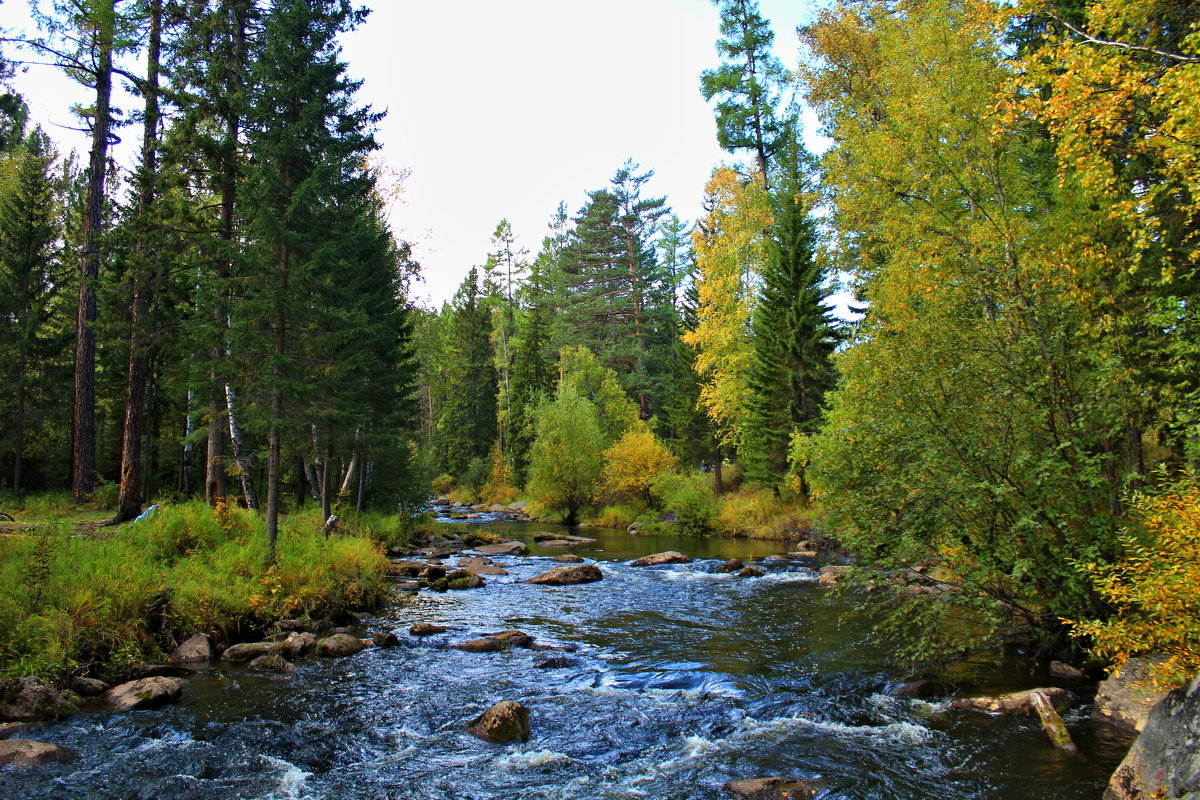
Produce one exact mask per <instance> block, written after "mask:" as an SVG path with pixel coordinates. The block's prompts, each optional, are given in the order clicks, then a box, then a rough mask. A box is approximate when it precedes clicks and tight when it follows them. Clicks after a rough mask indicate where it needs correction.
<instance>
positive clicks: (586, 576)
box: [525, 564, 604, 586]
mask: <svg viewBox="0 0 1200 800" xmlns="http://www.w3.org/2000/svg"><path fill="white" fill-rule="evenodd" d="M603 578H604V573H602V572H601V571H600V568H599V567H597V566H596V565H595V564H568V565H566V566H563V567H555V568H554V569H551V570H547V571H546V572H543V573H542V574H541V575H535V576H534V577H532V578H530V579H529V580H527V581H525V583H536V584H540V585H543V586H573V585H575V584H577V583H593V582H595V581H598V580H602V579H603Z"/></svg>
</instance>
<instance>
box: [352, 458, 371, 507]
mask: <svg viewBox="0 0 1200 800" xmlns="http://www.w3.org/2000/svg"><path fill="white" fill-rule="evenodd" d="M362 461H363V463H362V466H360V467H359V468H358V502H356V503H355V504H354V510H355V511H357V512H358V513H359V514H361V513H362V512H363V508H365V507H366V503H367V466H368V464H367V457H366V455H363V456H362Z"/></svg>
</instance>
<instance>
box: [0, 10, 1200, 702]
mask: <svg viewBox="0 0 1200 800" xmlns="http://www.w3.org/2000/svg"><path fill="white" fill-rule="evenodd" d="M717 6H718V10H719V14H720V18H721V28H720V36H721V38H720V40H719V41H718V46H717V50H718V59H717V61H718V63H717V64H716V65H715V66H714V68H713V69H711V70H707V71H705V72H704V73H703V75H701V76H700V90H701V92H702V94H703V96H704V97H705V98H706V99H707V100H709V101H712V102H713V103H714V110H715V121H716V129H717V136H718V141H719V142H720V144H721V146H722V147H723V148H725V149H726V150H727V151H728V152H729V154H730V160H729V162H728V163H725V164H721V165H717V166H716V167H715V168H714V169H713V170H712V173H711V178H710V180H709V182H708V185H707V186H706V188H705V193H704V202H703V208H704V213H703V215H702V216H701V218H700V219H697V220H695V221H691V222H689V221H687V220H683V219H681V218H679V217H678V216H677V215H675V214H674V213H672V211H671V209H670V207H669V205H668V202H667V198H665V197H655V196H653V193H652V191H651V187H652V185H653V184H652V180H653V172H652V171H651V170H648V169H644V168H643V167H641V166H640V165H638V164H637V163H635V162H633V161H632V160H630V161H627V162H626V163H624V164H622V165H621V166H619V167H618V168H617V169H616V171H615V173H614V175H613V178H612V180H611V181H610V182H609V183H608V184H607V185H605V186H601V187H597V188H594V189H592V190H591V191H589V192H588V194H587V200H586V201H585V202H584V203H583V205H582V206H581V207H580V208H578V209H577V210H571V209H568V208H567V207H566V206H565V204H563V205H560V206H559V207H558V209H557V211H556V212H555V213H554V214H553V215H552V216H551V218H550V221H549V226H548V231H547V235H546V236H545V238H544V239H543V240H542V242H541V243H540V246H539V247H538V248H537V250H536V252H534V253H532V254H531V253H530V252H529V251H528V250H527V249H526V248H524V247H523V246H522V245H521V243H520V242H519V241H518V239H517V237H516V235H515V234H514V232H513V230H512V227H511V225H510V224H509V223H508V222H507V221H503V220H502V221H500V222H499V224H498V225H497V227H496V228H495V231H494V234H493V237H492V248H491V252H489V253H486V254H480V255H481V262H482V266H481V267H480V268H477V269H472V270H470V271H469V273H468V274H467V277H466V279H465V280H464V281H463V283H462V285H461V286H460V287H459V289H458V291H457V293H456V294H455V296H454V297H453V299H452V300H451V301H449V302H447V303H446V304H445V305H444V306H443V307H442V308H440V309H427V308H420V307H418V306H416V305H415V304H414V303H413V302H412V300H411V297H410V295H411V294H412V293H411V291H410V290H411V283H412V281H413V280H414V279H415V277H416V275H417V274H418V271H419V265H417V264H416V263H415V262H414V261H413V259H412V257H411V248H410V247H409V245H408V244H407V243H406V242H404V241H402V240H400V239H398V238H396V237H395V236H394V235H393V234H392V232H391V231H390V229H389V227H388V224H387V210H388V208H389V204H390V198H391V197H392V196H394V194H395V193H396V192H398V191H399V189H400V185H399V182H398V181H399V179H398V178H397V177H396V176H393V175H390V174H389V172H388V171H387V170H386V169H385V168H383V167H382V166H381V165H379V164H378V163H377V162H375V161H373V160H372V159H373V157H374V155H375V152H376V150H377V149H378V146H377V143H376V142H375V139H374V126H375V124H376V123H377V121H378V119H379V117H378V115H377V114H376V113H375V112H373V111H372V110H371V109H369V108H366V107H364V106H362V105H361V104H360V103H359V102H358V100H357V99H356V92H357V90H358V84H357V83H356V82H354V81H353V80H350V79H349V78H348V77H347V74H346V65H345V64H344V63H343V61H342V58H341V51H340V49H339V45H338V39H339V36H340V35H341V34H343V33H345V32H347V31H349V30H351V29H353V28H355V27H356V26H358V25H360V24H363V23H364V22H365V21H366V19H367V14H366V12H365V11H362V10H355V9H353V8H351V7H350V6H349V5H348V4H345V3H341V2H334V0H272V2H265V0H204V1H203V2H195V3H188V4H181V3H176V2H169V1H168V0H147V2H144V3H126V4H121V3H117V2H115V1H114V0H85V1H83V0H81V1H80V2H73V3H62V4H54V5H53V6H52V8H50V9H48V10H47V11H46V13H45V14H44V15H43V16H42V17H41V18H40V24H41V32H40V33H31V34H29V35H27V36H15V37H11V38H12V41H9V40H8V39H6V40H5V47H6V50H5V52H4V53H3V54H2V57H0V79H3V80H5V81H7V80H8V79H9V78H10V77H11V74H12V71H13V70H14V69H15V68H16V66H17V60H19V59H28V60H34V59H36V60H41V61H44V60H46V59H47V58H49V59H51V60H53V61H54V62H56V63H57V64H58V65H59V66H60V67H61V68H63V69H64V70H65V71H66V72H67V74H69V75H70V76H72V77H73V78H76V79H81V80H82V81H83V83H84V85H85V87H86V88H87V89H88V91H89V92H94V103H92V104H91V107H90V108H88V109H87V110H86V114H85V116H84V123H85V125H86V126H87V128H88V130H89V132H90V133H91V134H92V137H93V147H92V151H91V153H90V154H89V157H88V158H87V160H86V164H85V163H83V159H80V158H78V157H75V156H74V155H69V154H60V153H58V152H56V150H55V146H54V145H53V143H52V142H51V141H50V139H49V137H47V136H46V135H45V133H44V132H42V130H41V129H40V128H39V127H38V126H36V125H34V124H31V120H30V119H29V110H28V107H27V105H26V104H25V102H24V101H23V99H22V98H21V97H19V96H18V95H16V94H15V93H12V92H8V93H6V94H5V95H4V96H3V98H2V102H0V288H2V291H0V327H2V331H3V335H2V336H0V371H2V375H0V377H2V379H3V382H4V385H5V386H6V387H7V389H6V391H5V392H4V393H3V394H2V395H0V420H3V423H2V424H3V429H2V435H0V448H2V453H3V458H2V459H0V473H2V474H3V476H4V479H5V484H6V485H7V486H10V487H11V495H10V496H11V501H6V502H11V504H12V506H11V507H12V508H13V509H14V510H17V509H20V508H21V506H20V503H22V502H24V501H23V498H25V497H26V496H27V495H29V494H30V493H41V492H60V491H68V490H69V491H70V493H71V496H72V499H73V501H74V502H75V504H76V505H77V506H78V505H79V504H82V503H85V502H87V501H89V500H92V501H95V500H97V499H111V501H112V506H111V507H112V511H111V514H110V518H109V520H108V521H110V522H113V523H127V522H128V521H129V520H131V519H133V518H134V517H135V516H136V515H137V514H138V513H139V512H140V511H141V510H142V508H143V507H144V505H145V501H146V499H147V498H150V497H164V498H171V499H172V500H173V501H177V502H176V503H175V504H174V505H165V506H164V507H163V509H162V510H161V512H160V514H159V515H158V516H157V517H152V518H150V519H149V520H145V521H143V522H139V523H135V524H132V525H128V526H126V527H122V526H121V525H120V524H118V525H116V526H115V527H113V528H111V529H110V528H95V529H93V530H86V531H85V530H76V529H73V528H70V527H65V526H60V527H57V528H54V529H53V531H54V532H53V533H48V534H46V535H42V533H41V532H39V531H23V532H19V533H16V534H15V535H12V536H8V537H6V538H5V540H4V542H3V545H2V546H3V548H4V553H5V556H6V557H5V559H4V562H3V566H2V567H0V568H2V569H3V570H4V577H5V581H4V588H3V589H2V590H0V602H3V603H4V604H5V606H4V610H5V612H6V613H5V615H4V617H3V623H2V624H4V625H10V626H13V628H12V630H11V631H6V632H5V633H6V635H5V637H4V642H5V643H4V647H5V648H6V650H5V652H6V654H8V655H6V658H8V659H9V660H8V661H7V662H6V666H5V669H6V671H9V672H10V673H11V672H19V671H21V670H31V671H46V672H50V673H60V674H62V673H65V672H69V671H71V670H73V669H75V668H76V667H77V666H79V665H84V664H91V663H93V662H94V661H97V660H107V661H108V662H109V663H112V664H121V663H130V662H132V661H133V660H136V659H137V658H142V657H146V656H148V655H150V654H152V653H153V650H154V648H155V647H157V646H159V645H158V644H157V642H156V640H155V636H156V635H157V634H160V633H165V632H170V631H173V630H174V628H173V627H172V626H174V625H179V626H181V628H182V627H183V626H186V625H194V626H197V627H198V628H199V627H203V628H208V629H214V630H215V631H216V632H222V631H223V632H224V633H225V634H226V635H230V636H232V635H234V634H235V632H236V631H237V630H239V629H241V628H245V627H253V626H255V625H258V624H261V622H262V621H264V620H266V619H269V618H270V617H271V616H278V615H279V614H282V613H285V612H288V611H290V610H301V611H307V612H308V613H310V614H312V613H317V614H322V613H333V612H334V610H335V609H336V608H339V607H345V606H348V605H354V604H357V603H364V604H370V603H372V602H375V601H376V599H377V598H378V592H379V591H380V590H379V584H378V582H377V581H378V580H379V576H378V573H379V571H380V569H381V560H380V559H381V558H382V556H381V555H380V554H379V552H378V551H377V550H376V549H375V547H374V545H372V543H371V541H370V540H369V539H368V538H367V537H359V536H350V537H331V538H329V539H325V538H324V537H323V534H321V533H320V532H319V528H320V527H321V524H322V523H323V521H324V520H327V519H328V518H329V517H330V516H331V515H332V514H333V512H334V511H335V510H339V511H340V512H341V515H342V516H346V517H350V516H351V512H349V509H354V511H353V514H357V515H358V516H357V517H355V518H354V519H356V520H357V524H359V525H364V526H374V525H383V526H385V527H388V526H394V525H398V524H400V523H391V522H386V523H385V522H381V520H384V519H386V517H372V516H370V515H371V514H372V513H383V514H392V513H395V512H396V511H397V510H399V511H401V512H402V517H403V516H404V515H407V514H409V513H410V512H412V511H413V510H414V509H415V508H417V507H419V506H420V505H421V503H423V502H424V500H425V499H426V497H427V496H428V494H429V490H430V487H431V485H432V486H433V487H435V488H436V490H437V491H438V492H440V493H450V494H452V495H455V496H457V497H458V498H459V499H471V500H483V501H484V502H498V503H507V502H510V501H512V500H513V499H515V498H518V497H524V498H526V499H527V501H528V507H529V511H530V512H531V513H532V514H533V516H535V517H536V518H539V519H546V520H559V521H562V522H566V523H578V522H588V521H592V522H596V523H599V524H605V525H622V526H627V525H631V524H632V525H634V526H635V528H637V529H639V530H646V531H654V530H659V531H666V530H671V531H681V532H685V533H689V534H699V535H704V534H712V533H733V534H735V535H749V536H784V537H793V538H801V537H805V536H808V535H809V534H810V532H811V530H812V529H813V528H818V529H820V530H823V531H825V532H826V534H827V535H829V536H830V537H832V538H833V539H836V541H837V542H838V543H840V545H841V546H844V547H845V548H846V549H848V550H849V551H850V552H851V553H853V554H854V556H855V557H857V558H858V559H859V560H860V564H861V566H863V567H865V568H866V569H862V570H859V571H858V572H859V574H860V575H861V576H862V577H863V579H864V581H867V582H870V581H875V580H877V576H878V575H879V574H880V573H881V572H882V573H891V574H908V575H912V574H915V575H921V576H924V577H922V579H921V580H923V581H925V582H926V583H928V584H930V585H936V586H939V587H941V588H940V589H938V590H936V591H904V592H892V593H886V592H876V593H863V594H862V597H863V598H865V600H864V602H866V603H869V604H872V605H877V606H879V607H880V609H879V610H880V615H879V619H880V626H879V630H880V632H881V633H882V634H883V635H884V636H885V638H886V640H887V641H888V642H889V643H890V645H891V647H892V649H893V651H894V652H895V654H896V655H897V657H898V658H900V659H903V660H906V661H909V662H914V661H915V662H929V661H938V660H941V659H945V658H949V657H962V656H964V655H967V654H971V653H978V652H997V651H998V650H999V649H1000V648H1002V647H1003V646H1004V645H1006V644H1007V643H1011V642H1013V641H1022V642H1026V643H1028V644H1029V646H1030V647H1031V649H1032V652H1033V653H1034V654H1035V655H1036V656H1037V657H1039V658H1042V659H1046V660H1048V659H1049V658H1050V657H1053V656H1056V655H1058V656H1062V655H1064V654H1066V655H1070V656H1072V657H1077V656H1081V655H1082V653H1080V652H1079V651H1078V648H1085V649H1086V648H1092V649H1093V651H1094V652H1095V654H1096V655H1098V656H1100V657H1102V658H1105V659H1110V660H1112V661H1115V662H1117V663H1119V662H1120V661H1121V660H1122V659H1124V658H1125V657H1127V656H1129V655H1136V654H1143V653H1148V652H1156V651H1163V652H1165V653H1166V655H1167V659H1166V661H1164V662H1162V663H1164V664H1165V666H1164V667H1162V669H1161V671H1160V676H1161V677H1163V678H1164V679H1165V680H1175V681H1177V680H1178V679H1180V678H1181V677H1183V676H1185V675H1187V674H1189V673H1192V672H1194V671H1196V670H1197V669H1200V627H1198V625H1197V619H1200V609H1198V608H1197V605H1196V596H1197V595H1196V593H1195V591H1194V586H1195V581H1196V578H1197V566H1196V563H1195V561H1196V559H1195V557H1194V548H1191V546H1190V545H1189V544H1188V543H1189V542H1194V540H1195V535H1196V528H1197V524H1198V522H1197V514H1196V508H1197V503H1198V502H1200V498H1198V497H1197V492H1196V490H1195V486H1196V482H1197V479H1196V473H1195V472H1194V470H1195V468H1196V467H1197V466H1200V450H1198V449H1197V443H1198V442H1200V436H1198V435H1197V434H1198V433H1200V385H1198V381H1200V369H1197V361H1198V355H1200V345H1198V344H1197V342H1198V339H1197V324H1196V308H1197V303H1196V293H1197V288H1198V286H1200V283H1198V275H1197V259H1198V258H1200V233H1198V231H1200V226H1198V221H1200V220H1198V214H1200V206H1198V204H1197V199H1196V198H1197V196H1198V194H1200V186H1198V185H1197V180H1198V179H1200V178H1198V176H1200V169H1198V168H1197V165H1198V164H1200V148H1198V147H1197V144H1196V143H1197V141H1200V129H1198V128H1197V126H1198V125H1200V114H1198V113H1195V111H1196V108H1195V103H1196V98H1197V97H1200V90H1198V81H1197V73H1196V64H1197V63H1198V61H1200V29H1198V26H1200V11H1198V10H1197V8H1196V6H1195V5H1194V4H1187V3H1177V2H1170V1H1169V0H1090V1H1089V0H1029V1H1028V2H1022V3H1016V4H1013V3H993V2H984V1H981V2H964V1H961V0H920V1H919V2H918V1H917V0H900V1H899V2H895V1H893V0H864V1H862V2H853V3H834V4H831V5H828V6H827V7H823V8H822V9H821V10H819V11H815V12H814V16H813V19H812V23H811V24H810V25H807V26H805V27H804V28H803V29H801V30H800V31H799V32H798V33H799V36H800V44H801V51H802V53H801V58H800V61H799V63H797V64H790V65H785V64H783V63H782V62H780V61H779V59H777V58H776V57H775V56H774V55H773V52H772V50H773V43H774V33H773V32H772V30H771V27H770V23H769V21H768V20H766V19H764V18H763V17H762V16H761V14H760V13H759V9H758V7H757V4H756V3H754V2H752V0H720V2H718V3H717ZM14 43H20V44H21V47H23V48H24V49H21V50H17V49H15V44H14ZM14 54H16V55H14ZM114 60H115V61H116V62H120V63H122V64H124V63H126V62H129V63H130V64H132V63H133V62H134V61H135V60H136V61H137V63H138V64H140V66H139V67H138V70H137V72H138V75H137V79H136V80H135V81H133V84H132V85H133V90H134V94H135V97H136V100H137V103H138V104H139V107H140V108H139V119H140V120H141V121H142V122H143V131H142V134H141V138H140V140H139V141H140V148H139V152H138V156H139V157H138V162H137V165H136V168H135V169H133V170H131V171H129V172H127V173H121V174H122V176H123V177H122V180H123V182H122V183H118V185H117V186H114V185H113V180H110V179H111V178H112V175H113V171H112V170H111V169H110V166H111V165H110V164H109V160H108V159H109V154H108V152H107V148H108V144H109V142H110V141H112V139H113V136H114V130H115V126H117V125H118V123H119V120H118V119H117V117H116V115H115V113H114V111H113V108H112V96H111V94H112V84H113V78H114V75H115V74H118V68H117V67H114ZM131 68H132V67H131ZM122 69H123V68H122ZM800 101H803V102H804V103H807V105H808V107H809V108H811V109H812V110H813V111H814V112H815V114H816V116H817V118H818V120H819V124H820V130H821V132H823V133H824V134H825V136H826V137H827V138H828V140H829V142H828V146H827V148H826V149H825V150H824V152H823V153H821V154H820V155H819V156H818V155H816V154H814V153H812V152H810V150H809V145H808V144H807V143H808V142H809V141H810V140H811V137H807V138H806V135H805V132H804V131H803V130H802V126H801V116H802V115H801V113H800V110H799V103H800ZM118 189H123V190H124V193H122V192H121V191H118ZM839 289H841V290H844V293H843V296H844V297H849V298H850V304H851V307H852V309H851V311H849V312H843V313H842V314H841V316H840V317H839V316H838V315H835V314H834V313H833V311H832V310H831V304H832V302H833V301H832V297H833V295H834V294H835V293H836V292H837V290H839ZM102 479H107V480H108V481H111V483H106V482H105V481H104V480H102ZM105 495H111V498H106V497H105ZM288 495H291V497H289V496H288ZM227 498H232V499H227ZM221 503H225V505H219V504H221ZM233 503H236V504H237V505H238V506H239V507H241V509H244V510H241V509H239V510H235V509H234V508H233V506H232V504H233ZM306 503H310V504H311V506H312V508H313V510H311V511H305V510H304V506H305V504H306ZM317 507H319V509H320V511H319V512H318V511H317V510H316V508H317ZM289 508H290V509H291V511H292V513H291V514H290V515H287V514H285V513H284V512H286V511H287V510H288V509H289ZM206 509H207V510H206ZM372 520H374V521H372ZM93 521H95V520H93ZM351 524H354V523H351ZM118 568H119V569H120V570H121V571H122V572H121V574H122V575H124V574H125V571H126V570H127V571H128V572H129V575H130V580H129V581H127V582H124V583H119V584H118V583H117V582H115V581H114V580H108V579H106V578H105V577H104V576H107V575H113V574H114V571H115V570H117V569H118ZM88 575H91V576H93V577H91V578H89V577H87V576H88ZM110 583H112V584H114V585H112V586H109V585H108V584H110ZM880 598H882V599H880ZM9 612H11V613H9ZM102 623H103V624H102ZM109 623H111V624H109Z"/></svg>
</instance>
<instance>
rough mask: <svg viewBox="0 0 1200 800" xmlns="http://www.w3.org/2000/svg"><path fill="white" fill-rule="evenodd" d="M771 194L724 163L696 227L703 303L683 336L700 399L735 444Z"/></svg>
mask: <svg viewBox="0 0 1200 800" xmlns="http://www.w3.org/2000/svg"><path fill="white" fill-rule="evenodd" d="M769 200H770V198H769V197H768V195H767V193H766V191H765V190H764V189H763V188H762V186H761V185H760V184H759V182H758V181H757V180H750V179H747V178H745V177H743V176H742V175H741V174H739V173H738V172H737V170H735V169H733V168H731V167H726V166H721V167H717V168H716V169H715V170H713V174H712V178H711V179H709V182H708V186H707V187H705V207H706V208H708V209H709V212H708V214H707V216H705V218H704V220H703V221H702V222H701V223H700V224H699V225H697V226H696V231H695V233H694V234H693V243H694V247H695V251H696V270H697V273H698V275H699V278H698V292H699V300H700V303H699V307H698V308H697V310H696V320H697V324H696V329H695V330H693V331H688V332H687V333H685V334H684V337H683V338H684V341H685V342H687V343H688V344H689V345H691V346H692V347H694V348H695V349H696V366H695V368H696V372H697V373H698V374H699V375H700V377H701V378H702V379H703V381H704V383H703V385H702V386H701V387H700V402H701V404H702V405H703V406H704V409H705V411H706V412H707V413H708V416H709V418H710V419H712V420H713V422H715V423H716V424H717V427H718V429H719V431H720V433H721V436H722V438H723V439H724V440H725V441H726V442H730V443H735V444H736V443H738V442H740V441H741V440H742V438H743V433H742V429H741V428H742V424H743V422H744V420H745V418H746V411H747V409H746V402H747V399H748V398H749V397H750V396H751V392H750V388H749V384H748V375H749V371H750V362H751V347H750V314H751V304H752V298H753V294H754V287H755V285H756V283H757V281H758V277H759V275H760V274H761V272H762V268H763V266H764V265H765V264H766V261H767V257H768V253H769V248H770V239H769V234H768V232H769V230H770V227H771V224H772V220H771V208H770V204H769Z"/></svg>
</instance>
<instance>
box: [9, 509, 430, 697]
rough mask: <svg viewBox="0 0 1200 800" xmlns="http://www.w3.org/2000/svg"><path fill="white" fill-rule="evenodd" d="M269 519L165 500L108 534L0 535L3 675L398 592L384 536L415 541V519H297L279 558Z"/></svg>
mask: <svg viewBox="0 0 1200 800" xmlns="http://www.w3.org/2000/svg"><path fill="white" fill-rule="evenodd" d="M264 524H265V523H264V522H263V519H262V518H261V517H260V516H258V515H257V514H254V513H252V512H249V511H246V510H243V509H237V508H234V507H229V506H224V505H223V506H221V507H219V508H218V509H216V510H215V511H214V510H213V509H210V508H208V507H207V506H205V505H203V504H201V503H195V502H193V503H185V504H181V505H177V506H163V507H160V508H159V510H158V511H157V512H156V513H155V514H154V515H152V516H151V517H149V518H148V519H146V520H143V521H141V522H138V523H134V524H130V525H125V526H122V527H120V528H117V529H114V530H113V531H112V532H111V533H108V534H107V535H105V536H103V537H92V536H85V535H76V534H74V533H73V532H72V531H71V530H70V529H69V528H67V527H65V526H64V527H58V528H55V527H46V528H43V529H41V531H40V532H39V534H38V535H35V536H12V537H5V538H4V539H2V540H0V674H3V675H16V676H19V675H27V674H37V675H43V676H46V677H52V678H62V677H65V676H67V675H69V674H72V673H80V672H84V671H94V670H95V668H96V667H97V666H100V665H102V666H104V667H105V668H106V669H107V670H109V671H110V672H111V673H112V674H119V673H120V671H121V670H122V669H123V668H127V667H129V666H131V665H133V664H134V663H137V662H139V661H143V662H144V661H147V660H152V659H156V658H161V657H162V652H161V649H160V646H161V644H162V643H163V642H164V641H166V637H167V635H168V634H172V635H173V636H174V638H175V639H180V638H184V637H186V636H189V635H191V634H193V633H197V632H204V633H209V634H212V635H216V636H218V637H221V638H226V639H229V638H233V637H236V636H238V635H242V634H246V633H249V632H250V631H251V630H252V629H255V628H261V627H263V626H265V625H266V624H268V623H270V622H272V621H274V620H276V619H281V618H284V617H290V616H298V615H308V616H313V617H320V616H330V615H336V614H339V613H341V612H342V611H344V610H347V609H351V608H372V607H374V606H375V605H377V604H378V603H379V602H380V600H381V599H382V598H383V596H384V594H385V593H386V587H385V585H384V583H383V574H384V571H385V568H386V563H387V562H386V559H385V558H384V556H383V555H382V553H381V550H380V546H379V545H378V544H377V541H376V540H375V538H373V537H376V536H378V537H380V538H384V537H386V538H387V539H389V540H391V541H396V542H398V541H403V540H404V538H405V537H406V536H407V531H406V528H407V527H408V526H409V525H411V524H412V523H410V522H407V521H399V520H397V519H396V518H394V517H393V518H392V519H387V518H384V517H382V516H365V517H355V516H351V517H350V518H349V519H348V520H347V521H346V527H347V528H349V529H351V530H355V531H356V533H353V534H343V535H335V536H332V537H326V536H325V535H324V533H323V532H322V531H321V529H320V525H319V522H318V521H317V519H316V518H315V517H314V518H312V519H311V520H302V519H301V520H289V522H288V524H287V525H286V526H285V529H284V532H283V535H282V536H281V538H280V542H279V550H278V559H277V561H276V562H275V563H274V564H272V565H270V566H267V563H268V561H267V546H268V545H267V539H266V536H265V532H264Z"/></svg>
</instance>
